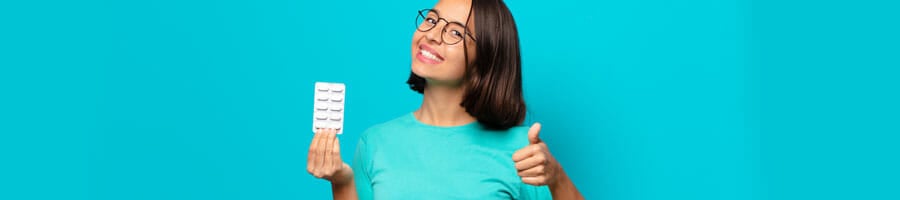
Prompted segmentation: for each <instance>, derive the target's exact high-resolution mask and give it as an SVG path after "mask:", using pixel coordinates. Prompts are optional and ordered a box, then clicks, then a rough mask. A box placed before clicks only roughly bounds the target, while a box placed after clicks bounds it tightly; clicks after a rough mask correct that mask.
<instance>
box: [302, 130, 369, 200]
mask: <svg viewBox="0 0 900 200" xmlns="http://www.w3.org/2000/svg"><path fill="white" fill-rule="evenodd" d="M335 133H336V131H335V130H334V129H320V130H318V131H316V135H315V136H314V137H313V141H312V143H310V145H309V155H308V156H307V157H306V158H307V160H306V171H307V172H309V173H310V174H312V175H313V176H315V177H316V178H321V179H325V180H328V181H330V182H331V193H332V195H333V197H334V199H336V200H337V199H340V200H355V199H359V197H358V195H357V194H356V183H355V182H354V181H353V170H352V169H351V168H350V166H349V165H347V163H344V161H342V160H341V145H340V141H339V140H338V138H337V136H336V134H335Z"/></svg>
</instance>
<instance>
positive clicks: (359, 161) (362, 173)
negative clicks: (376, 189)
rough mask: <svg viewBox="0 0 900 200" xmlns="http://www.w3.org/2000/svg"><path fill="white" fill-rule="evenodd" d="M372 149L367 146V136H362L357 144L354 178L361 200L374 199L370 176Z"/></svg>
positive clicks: (352, 165)
mask: <svg viewBox="0 0 900 200" xmlns="http://www.w3.org/2000/svg"><path fill="white" fill-rule="evenodd" d="M370 153H371V151H369V149H368V148H367V146H366V140H365V137H360V138H359V142H358V143H357V145H356V153H355V154H354V155H353V163H352V164H351V168H352V169H353V179H354V182H356V193H357V194H358V195H359V199H361V200H369V199H373V198H374V196H373V193H372V181H371V180H372V179H371V178H370V177H369V174H370V173H369V172H371V169H372V165H371V162H372V160H371V158H372V157H371V156H370V155H371V154H370Z"/></svg>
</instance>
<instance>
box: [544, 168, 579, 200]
mask: <svg viewBox="0 0 900 200" xmlns="http://www.w3.org/2000/svg"><path fill="white" fill-rule="evenodd" d="M549 186H550V193H551V194H552V195H553V199H584V197H583V196H581V192H578V189H577V188H575V184H574V183H572V180H571V179H569V176H568V175H566V172H565V171H563V169H562V167H559V177H557V180H556V181H555V182H553V183H552V184H550V185H549Z"/></svg>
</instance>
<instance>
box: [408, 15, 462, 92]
mask: <svg viewBox="0 0 900 200" xmlns="http://www.w3.org/2000/svg"><path fill="white" fill-rule="evenodd" d="M471 4H472V2H471V0H441V1H439V2H438V3H437V4H435V5H434V8H432V10H433V11H431V12H424V13H422V14H423V15H426V17H425V20H423V22H422V23H432V24H433V25H434V28H431V29H430V30H428V31H424V32H423V31H419V30H415V32H414V33H413V41H412V72H413V73H415V74H416V75H418V76H420V77H422V78H425V80H426V82H427V84H428V85H434V84H441V85H453V86H459V85H461V84H462V83H463V81H462V79H463V75H464V74H465V71H466V65H467V64H468V63H467V61H466V54H468V57H469V59H468V61H473V60H474V59H475V43H474V41H473V40H472V38H471V37H469V36H467V35H466V34H467V33H465V32H463V30H461V29H455V28H454V27H460V28H461V27H462V26H458V25H463V24H465V23H466V21H467V19H468V17H469V16H468V15H469V8H470V7H471ZM441 18H442V19H445V20H446V21H445V20H441ZM448 22H449V23H448ZM435 23H436V24H435ZM451 23H458V24H457V25H450V24H451ZM420 26H421V25H420ZM446 26H450V28H447V29H445V28H444V27H446ZM465 26H466V27H468V32H469V33H468V34H473V33H474V30H475V25H474V20H469V23H468V24H466V25H465ZM444 30H446V31H447V32H443V31H444ZM442 35H444V36H443V37H442ZM472 36H475V35H472ZM454 38H457V39H460V38H464V39H462V41H460V42H457V43H455V44H448V42H449V43H453V42H454V41H453V40H455V39H454ZM444 40H447V41H444ZM464 43H465V45H466V48H463V45H464ZM466 49H468V51H466Z"/></svg>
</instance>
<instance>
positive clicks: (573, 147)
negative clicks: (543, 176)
mask: <svg viewBox="0 0 900 200" xmlns="http://www.w3.org/2000/svg"><path fill="white" fill-rule="evenodd" d="M434 2H435V1H389V2H373V1H199V0H194V1H3V2H0V94H2V96H0V117H2V118H0V156H2V157H0V160H2V163H0V199H328V198H330V188H329V186H328V183H327V182H325V181H322V180H317V179H314V178H313V177H312V176H310V175H308V174H307V173H306V171H305V164H306V160H305V159H306V150H307V148H308V144H309V141H310V140H311V139H312V133H311V132H310V129H311V128H310V125H311V120H310V118H311V117H310V115H311V107H312V103H311V101H312V98H313V97H312V90H313V83H314V82H315V81H333V82H344V83H346V84H347V85H348V97H347V100H348V102H347V113H346V118H347V124H346V134H344V135H342V136H341V139H342V144H341V145H342V149H345V151H344V152H343V156H344V157H345V158H349V157H350V156H352V154H353V152H352V151H350V150H349V149H353V148H354V147H355V145H356V139H357V138H358V136H359V133H360V132H362V131H363V130H365V129H366V128H367V127H369V126H371V125H374V124H376V123H380V122H383V121H386V120H389V119H393V118H395V117H397V116H400V115H403V114H405V113H408V112H411V111H413V110H414V109H416V108H417V107H418V105H419V103H420V101H421V96H420V95H418V94H416V93H414V92H412V91H410V90H409V89H408V88H407V87H406V85H405V84H404V81H405V80H406V77H407V75H408V72H409V63H410V60H411V58H410V42H411V36H412V33H413V31H414V28H413V27H414V24H413V22H414V18H415V11H416V10H418V9H421V8H428V7H431V6H432V5H433V4H434ZM508 4H509V6H510V8H511V9H512V11H513V14H514V16H515V17H516V20H517V24H518V27H519V32H520V37H521V45H522V53H523V62H524V66H523V70H524V72H523V76H524V85H525V96H526V101H527V103H528V106H529V115H528V121H529V122H535V121H539V122H542V123H543V124H544V129H543V132H542V137H543V139H544V140H546V141H547V143H548V144H549V145H550V148H551V150H552V152H553V153H554V155H555V156H556V157H557V159H558V160H559V161H560V162H561V163H562V164H563V165H564V167H565V169H566V171H567V172H568V173H569V175H570V176H571V177H572V179H573V181H574V182H575V184H576V185H577V186H578V188H579V189H580V190H581V192H582V193H583V194H584V195H585V196H586V197H588V199H628V200H632V199H710V200H713V199H900V192H898V188H900V172H898V170H897V169H900V160H898V156H897V155H898V153H900V148H898V146H900V145H898V143H900V138H898V134H900V126H898V122H900V114H898V113H900V106H898V103H897V102H900V95H898V86H900V81H898V75H900V73H898V67H900V59H898V57H900V56H898V55H900V48H898V47H900V41H898V37H897V35H900V31H898V27H900V26H898V21H900V20H898V19H900V16H898V12H897V10H900V7H898V5H897V3H893V2H890V1H871V0H863V1H853V3H850V2H832V1H749V0H739V1H702V0H690V1H663V0H638V1H624V2H618V1H552V2H546V1H509V2H508ZM473 167H477V166H473ZM410 189H411V190H413V189H414V188H410ZM461 192H463V191H461Z"/></svg>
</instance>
